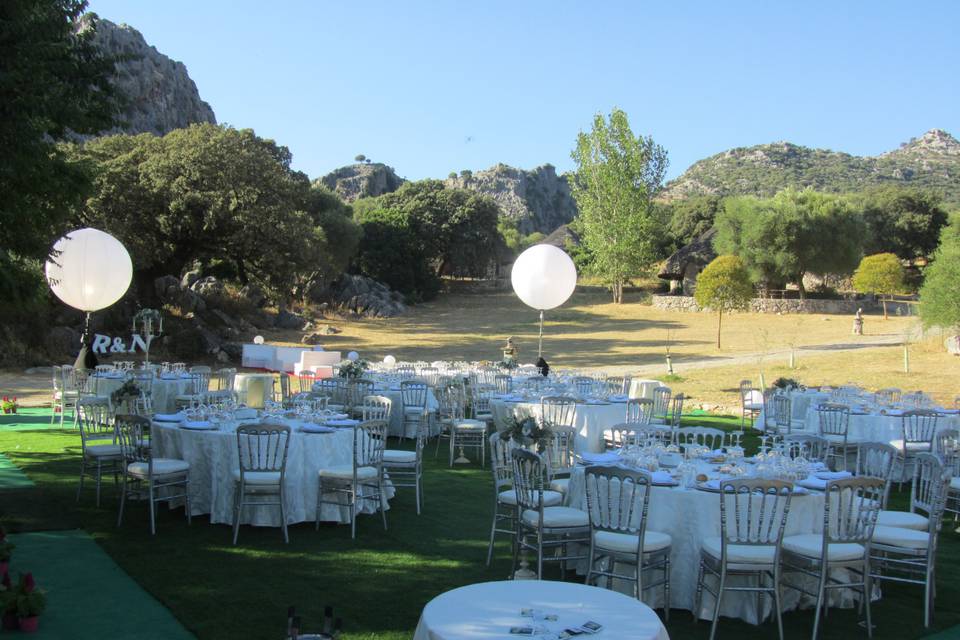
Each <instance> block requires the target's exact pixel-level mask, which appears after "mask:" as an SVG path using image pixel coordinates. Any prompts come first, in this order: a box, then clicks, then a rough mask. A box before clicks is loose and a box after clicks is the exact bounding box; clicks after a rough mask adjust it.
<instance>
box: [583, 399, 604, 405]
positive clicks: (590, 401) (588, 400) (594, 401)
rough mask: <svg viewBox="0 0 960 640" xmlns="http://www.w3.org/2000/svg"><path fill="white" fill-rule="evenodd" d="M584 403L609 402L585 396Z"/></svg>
mask: <svg viewBox="0 0 960 640" xmlns="http://www.w3.org/2000/svg"><path fill="white" fill-rule="evenodd" d="M584 403H586V404H610V403H609V402H607V401H606V400H601V399H599V398H587V399H586V400H584Z"/></svg>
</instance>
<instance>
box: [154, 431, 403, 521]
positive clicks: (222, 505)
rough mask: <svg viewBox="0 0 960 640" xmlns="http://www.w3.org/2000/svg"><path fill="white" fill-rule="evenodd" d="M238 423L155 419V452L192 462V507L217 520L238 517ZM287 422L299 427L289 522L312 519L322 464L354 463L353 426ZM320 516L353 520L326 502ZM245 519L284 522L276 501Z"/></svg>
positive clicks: (289, 479)
mask: <svg viewBox="0 0 960 640" xmlns="http://www.w3.org/2000/svg"><path fill="white" fill-rule="evenodd" d="M250 422H255V421H250ZM237 424H238V423H233V424H231V425H228V426H225V427H224V428H223V429H222V430H216V431H194V430H190V429H184V428H181V427H180V426H179V424H178V423H165V422H154V423H153V429H152V439H153V447H154V449H155V455H157V456H159V457H166V458H179V459H181V460H186V461H187V462H189V463H190V510H191V512H192V514H193V515H198V514H205V513H209V514H210V522H212V523H214V524H232V523H233V492H234V486H235V485H234V480H233V471H234V470H235V469H239V468H240V461H239V457H238V454H237V434H236V427H237ZM287 424H289V425H290V426H291V428H293V432H292V433H291V434H290V449H289V451H288V453H287V469H286V476H285V485H284V486H285V500H286V513H287V524H292V523H294V522H312V521H314V519H315V518H316V512H317V511H316V506H317V489H318V488H319V479H318V475H317V472H318V471H319V470H320V468H321V467H329V466H335V465H349V464H351V454H352V451H353V429H338V430H337V431H335V432H332V433H302V432H300V431H297V428H298V427H299V426H300V424H301V423H299V422H298V421H296V420H290V421H288V423H287ZM393 495H394V490H393V488H392V487H391V486H388V487H387V497H388V498H392V497H393ZM362 512H363V513H374V512H375V505H374V504H372V503H371V502H370V501H365V502H364V504H363V510H362ZM320 519H321V520H324V521H329V522H340V523H349V522H350V518H349V512H348V511H347V509H341V508H339V507H337V506H334V505H329V504H325V505H322V510H321V518H320ZM241 521H242V522H243V523H244V524H253V525H259V526H269V527H278V526H280V511H279V509H277V508H276V507H245V508H244V509H243V515H242V520H241Z"/></svg>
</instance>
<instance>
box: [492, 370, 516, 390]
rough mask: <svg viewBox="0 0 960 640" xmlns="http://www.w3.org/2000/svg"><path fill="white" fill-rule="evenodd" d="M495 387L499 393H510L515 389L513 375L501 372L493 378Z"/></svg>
mask: <svg viewBox="0 0 960 640" xmlns="http://www.w3.org/2000/svg"><path fill="white" fill-rule="evenodd" d="M493 387H494V389H496V390H497V393H510V392H511V391H513V376H508V375H504V374H499V375H497V376H495V377H494V379H493Z"/></svg>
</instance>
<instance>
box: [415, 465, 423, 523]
mask: <svg viewBox="0 0 960 640" xmlns="http://www.w3.org/2000/svg"><path fill="white" fill-rule="evenodd" d="M420 482H421V476H420V468H419V467H417V468H416V469H414V472H413V489H414V491H416V497H417V515H420V491H421V489H420Z"/></svg>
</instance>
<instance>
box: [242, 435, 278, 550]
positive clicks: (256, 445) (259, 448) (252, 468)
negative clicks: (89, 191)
mask: <svg viewBox="0 0 960 640" xmlns="http://www.w3.org/2000/svg"><path fill="white" fill-rule="evenodd" d="M289 448H290V427H288V426H285V425H277V424H252V425H240V426H239V427H237V455H238V457H239V461H240V466H239V467H238V468H237V469H235V470H234V472H233V483H234V489H233V491H234V493H233V544H237V536H238V535H239V534H240V515H241V513H242V512H243V508H244V507H245V506H248V505H249V506H256V507H262V506H267V505H273V506H278V507H280V528H281V529H282V531H283V541H284V542H290V538H289V536H288V535H287V514H286V509H285V508H284V490H283V488H284V479H285V477H286V471H287V451H288V449H289ZM261 496H263V497H267V498H270V497H272V496H275V497H276V499H275V500H274V501H271V500H269V499H267V500H261V499H253V500H248V499H247V498H248V497H249V498H254V497H261Z"/></svg>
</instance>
